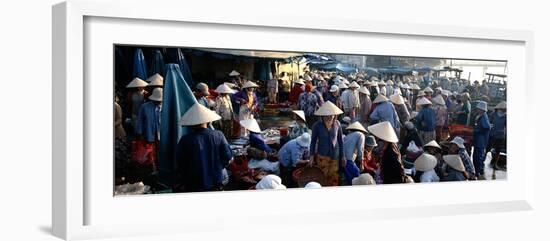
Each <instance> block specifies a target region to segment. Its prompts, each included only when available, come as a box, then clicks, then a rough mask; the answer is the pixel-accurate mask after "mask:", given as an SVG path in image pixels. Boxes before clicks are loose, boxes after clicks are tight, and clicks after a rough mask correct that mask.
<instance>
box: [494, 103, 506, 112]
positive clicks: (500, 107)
mask: <svg viewBox="0 0 550 241" xmlns="http://www.w3.org/2000/svg"><path fill="white" fill-rule="evenodd" d="M496 109H503V110H506V101H502V102H500V103H498V105H497V106H495V110H496Z"/></svg>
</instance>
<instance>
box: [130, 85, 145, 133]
mask: <svg viewBox="0 0 550 241" xmlns="http://www.w3.org/2000/svg"><path fill="white" fill-rule="evenodd" d="M147 85H148V83H147V82H145V81H144V80H142V79H140V78H138V77H136V78H134V79H133V80H132V81H131V82H130V83H128V85H126V88H127V89H128V96H127V99H126V103H128V110H129V111H130V113H129V115H128V116H131V123H132V128H136V125H137V117H138V113H139V109H140V108H141V105H142V104H143V102H144V101H145V95H146V93H147V92H146V91H145V87H147Z"/></svg>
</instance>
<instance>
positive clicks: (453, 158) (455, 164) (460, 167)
mask: <svg viewBox="0 0 550 241" xmlns="http://www.w3.org/2000/svg"><path fill="white" fill-rule="evenodd" d="M443 161H445V163H447V164H448V165H449V166H451V167H452V168H454V169H455V170H457V171H461V172H463V171H466V168H465V167H464V163H462V159H460V156H459V155H445V156H443Z"/></svg>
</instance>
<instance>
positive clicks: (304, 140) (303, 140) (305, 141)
mask: <svg viewBox="0 0 550 241" xmlns="http://www.w3.org/2000/svg"><path fill="white" fill-rule="evenodd" d="M296 143H298V145H300V146H301V147H309V144H311V135H310V134H309V133H307V132H305V133H304V134H302V135H301V136H299V137H298V138H296Z"/></svg>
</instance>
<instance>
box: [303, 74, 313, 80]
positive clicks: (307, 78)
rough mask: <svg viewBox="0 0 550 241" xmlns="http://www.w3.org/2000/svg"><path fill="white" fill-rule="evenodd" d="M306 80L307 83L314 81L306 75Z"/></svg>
mask: <svg viewBox="0 0 550 241" xmlns="http://www.w3.org/2000/svg"><path fill="white" fill-rule="evenodd" d="M304 80H305V81H312V80H313V79H311V77H309V75H306V76H305V77H304Z"/></svg>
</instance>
